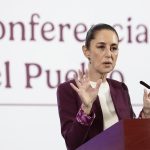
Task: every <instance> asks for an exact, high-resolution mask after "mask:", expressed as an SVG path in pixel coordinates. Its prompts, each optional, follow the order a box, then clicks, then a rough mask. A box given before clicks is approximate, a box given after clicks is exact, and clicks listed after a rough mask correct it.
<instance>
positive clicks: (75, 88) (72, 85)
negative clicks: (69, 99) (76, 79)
mask: <svg viewBox="0 0 150 150" xmlns="http://www.w3.org/2000/svg"><path fill="white" fill-rule="evenodd" d="M70 86H71V87H72V88H73V89H74V90H75V91H76V92H77V93H78V92H79V89H78V88H77V87H76V86H75V85H74V84H73V83H70Z"/></svg>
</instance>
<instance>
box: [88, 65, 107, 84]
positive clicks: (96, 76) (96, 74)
mask: <svg viewBox="0 0 150 150" xmlns="http://www.w3.org/2000/svg"><path fill="white" fill-rule="evenodd" d="M106 76H107V73H104V74H102V73H99V72H96V71H94V70H93V69H92V68H91V67H89V78H90V81H93V82H96V81H97V80H99V79H102V81H103V82H105V81H106Z"/></svg>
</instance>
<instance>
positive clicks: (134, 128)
mask: <svg viewBox="0 0 150 150" xmlns="http://www.w3.org/2000/svg"><path fill="white" fill-rule="evenodd" d="M76 150H150V119H126V120H121V121H119V122H118V123H116V124H114V125H113V126H112V127H110V128H108V129H106V130H105V131H103V132H102V133H100V134H98V135H97V136H95V137H94V138H92V139H91V140H89V141H88V142H86V143H85V144H83V145H81V146H80V147H79V148H77V149H76Z"/></svg>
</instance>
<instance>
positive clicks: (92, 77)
mask: <svg viewBox="0 0 150 150" xmlns="http://www.w3.org/2000/svg"><path fill="white" fill-rule="evenodd" d="M118 46H119V37H118V34H117V32H116V30H115V29H114V28H113V27H112V26H110V25H108V24H96V25H94V26H92V27H91V28H90V29H89V31H88V32H87V35H86V40H85V45H84V46H82V50H83V54H84V56H85V57H86V58H87V59H88V60H89V64H88V70H87V71H86V72H85V73H83V72H81V71H79V75H78V77H74V79H73V80H70V81H68V82H64V83H62V84H60V85H59V86H58V89H57V100H58V110H59V116H60V123H61V133H62V136H63V137H64V139H65V142H66V146H67V149H68V150H75V149H76V148H77V147H79V146H80V145H82V144H83V143H85V142H87V141H88V140H90V139H91V138H93V137H94V136H96V135H97V134H99V133H101V132H102V131H104V130H105V129H107V128H109V127H110V126H112V125H113V124H115V123H116V122H118V121H119V120H122V119H127V118H131V119H132V118H135V114H134V112H133V109H132V106H131V102H130V96H129V93H128V88H127V86H126V85H125V83H122V82H119V81H116V80H112V79H109V78H107V74H108V73H109V72H111V71H112V70H113V69H114V67H115V64H116V60H117V57H118V52H119V50H118ZM143 100H144V107H143V110H142V111H141V113H140V117H141V118H149V117H150V106H149V105H150V93H147V91H146V90H145V91H144V96H143Z"/></svg>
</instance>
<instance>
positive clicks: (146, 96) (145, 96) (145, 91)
mask: <svg viewBox="0 0 150 150" xmlns="http://www.w3.org/2000/svg"><path fill="white" fill-rule="evenodd" d="M143 98H144V100H146V99H147V98H148V95H147V90H146V89H144V95H143Z"/></svg>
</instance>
